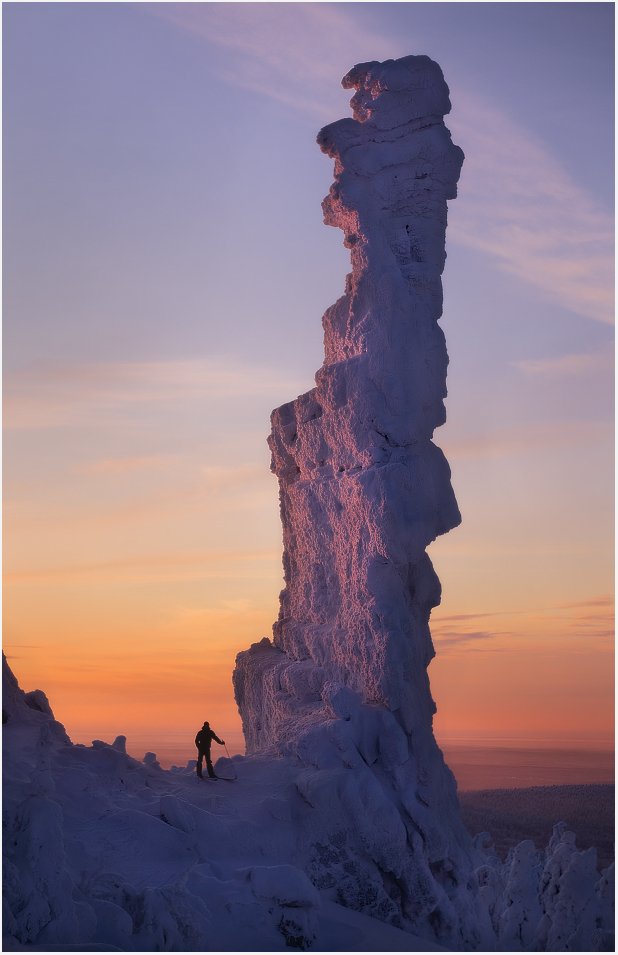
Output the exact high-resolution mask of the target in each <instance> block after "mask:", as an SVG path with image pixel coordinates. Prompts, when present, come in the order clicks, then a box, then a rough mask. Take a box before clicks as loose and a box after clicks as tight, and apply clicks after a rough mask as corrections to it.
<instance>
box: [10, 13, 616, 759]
mask: <svg viewBox="0 0 618 955" xmlns="http://www.w3.org/2000/svg"><path fill="white" fill-rule="evenodd" d="M447 8H448V9H447ZM612 18H613V8H612V5H611V4H554V5H550V9H547V10H546V9H545V5H542V4H509V5H501V4H492V3H490V4H459V5H452V4H440V3H437V4H423V3H420V4H355V3H351V4H259V3H258V4H251V5H246V4H166V3H163V4H153V5H150V4H139V5H128V4H126V5H125V4H118V5H117V4H104V5H100V4H94V5H91V4H26V5H21V4H15V5H12V6H9V7H5V9H4V31H5V70H6V83H5V124H6V128H5V144H6V145H5V150H6V155H5V175H6V177H7V178H6V183H7V186H6V189H5V217H6V218H5V428H6V430H5V526H4V535H5V536H4V540H5V551H4V553H5V566H4V570H5V589H4V621H5V622H4V642H5V651H6V652H7V655H8V656H9V660H10V663H11V665H12V666H13V668H14V670H15V672H16V674H17V676H18V678H19V680H20V682H21V683H22V685H23V686H24V688H25V689H33V688H35V687H41V688H42V689H44V690H45V691H46V692H47V694H48V696H49V697H50V700H51V702H52V706H53V708H54V711H55V713H56V715H57V717H58V718H59V719H60V720H61V721H62V722H64V723H65V725H66V727H67V730H68V731H69V733H70V735H71V736H72V738H73V739H74V740H75V741H78V742H89V741H90V740H91V739H93V738H103V739H108V740H109V739H112V738H113V737H114V736H116V735H117V734H120V733H124V734H126V735H127V737H128V747H129V751H130V752H133V753H135V755H138V756H141V755H142V754H143V752H145V751H146V750H154V751H156V752H158V753H159V754H160V755H162V756H163V758H164V759H168V760H169V759H177V760H181V759H182V760H184V759H186V758H188V757H190V756H192V755H193V751H192V740H193V736H194V734H195V728H196V727H197V726H199V725H201V723H202V722H203V720H204V719H205V718H208V719H209V720H210V722H211V723H212V725H213V726H214V727H215V728H216V730H217V732H218V733H219V735H223V737H224V738H226V739H227V740H228V743H231V744H232V746H231V748H233V749H236V750H237V751H241V750H242V739H241V733H240V725H239V719H238V715H237V712H236V708H235V704H234V700H233V694H232V688H231V672H232V669H233V666H234V657H235V654H236V653H237V652H238V650H240V649H244V648H246V647H247V646H248V645H249V644H250V643H251V642H254V641H256V640H259V639H260V638H261V637H262V636H264V635H269V634H270V629H271V625H272V622H273V620H274V619H275V618H276V615H277V608H278V593H279V590H280V589H281V585H282V571H281V531H280V526H279V515H278V501H277V488H276V481H275V479H274V478H273V477H272V475H271V474H270V473H269V454H268V449H267V447H266V442H265V437H266V433H267V432H268V421H269V414H270V411H271V409H272V408H274V407H276V406H277V405H279V404H281V403H283V402H285V401H288V400H290V399H291V398H293V397H295V396H296V395H297V394H299V393H301V392H303V391H306V390H308V389H309V388H310V387H312V384H313V374H314V373H315V371H316V370H317V368H318V367H319V366H320V364H321V361H322V331H321V325H320V319H321V315H322V313H323V312H324V310H325V309H326V308H327V307H328V305H330V304H331V303H332V302H333V301H335V299H336V298H337V297H338V296H339V295H340V294H341V292H342V289H343V283H344V276H345V273H346V271H347V269H348V254H347V252H346V250H345V249H343V247H342V243H341V236H340V235H339V234H337V233H336V232H335V230H332V229H327V228H326V227H324V226H323V225H322V222H321V211H320V202H321V199H322V197H323V196H324V195H325V194H326V192H327V190H328V186H329V184H330V181H331V176H332V170H331V163H330V161H329V160H328V159H326V158H325V157H324V156H322V155H321V154H320V152H319V149H318V148H317V146H316V145H315V142H314V140H315V135H316V133H317V130H318V128H319V127H320V126H321V125H324V124H326V123H327V122H330V121H332V120H334V119H336V118H338V117H340V116H344V115H347V114H348V106H347V100H348V98H349V94H348V93H345V92H344V91H342V90H340V88H339V80H340V77H341V76H342V75H343V73H344V72H346V70H347V69H348V68H349V67H350V66H351V65H353V64H354V63H355V62H359V61H362V60H366V59H370V58H378V59H381V58H386V57H391V56H401V55H405V54H408V53H411V52H415V53H416V52H418V53H425V52H426V53H428V54H429V55H431V56H432V57H434V58H435V59H437V60H438V62H439V63H440V64H441V66H442V68H443V70H444V73H445V76H446V79H447V82H448V83H449V85H450V87H451V99H452V102H453V113H452V115H451V116H449V117H448V118H447V124H448V126H449V127H450V128H451V130H452V132H453V138H454V140H455V142H457V143H459V144H460V145H461V146H462V148H463V149H464V152H465V154H466V162H465V165H464V170H463V174H462V179H461V184H460V194H459V198H458V199H457V200H456V201H454V202H452V203H451V204H450V209H449V229H448V232H447V251H448V261H447V265H446V271H445V276H444V288H445V307H444V317H443V319H442V326H443V328H444V330H445V334H446V338H447V345H448V349H449V355H450V359H451V364H450V367H449V378H448V387H449V398H448V400H447V413H448V422H447V425H446V426H445V427H444V428H442V429H440V430H439V431H438V432H436V435H435V440H436V442H437V443H438V444H439V445H440V446H441V447H442V448H443V449H444V451H445V453H446V455H447V458H448V459H449V462H450V464H451V468H452V471H453V485H454V487H455V491H456V494H457V498H458V501H459V505H460V509H461V511H462V516H463V523H462V526H461V527H460V528H458V529H457V530H455V531H454V532H452V533H451V534H449V535H448V536H447V537H445V538H442V539H440V540H438V541H437V542H436V543H435V544H434V545H432V547H431V549H430V555H431V557H432V560H433V561H434V563H435V566H436V569H437V571H438V574H439V576H440V578H441V581H442V585H443V603H442V606H441V607H440V608H438V610H436V611H435V613H434V615H433V618H432V619H433V635H434V642H435V645H436V650H437V656H436V659H435V660H434V661H433V662H432V664H431V668H430V676H431V681H432V689H433V694H434V697H435V698H436V701H437V703H438V715H437V717H436V724H435V725H436V732H437V734H438V737H439V738H440V739H454V738H472V739H483V738H492V739H503V740H504V739H511V740H512V739H516V738H519V737H525V738H532V739H536V740H538V741H541V740H547V739H554V740H560V741H563V742H564V741H566V740H573V739H578V740H581V739H585V740H588V741H591V740H605V741H607V742H608V743H609V742H610V741H611V739H612V735H613V700H614V691H613V643H612V629H613V462H614V457H613V397H612V396H613V344H612V343H613V334H612V332H613V329H612V314H613V218H612V211H613V192H612V189H613V155H612V142H613V104H612V90H613V74H612V53H613V44H612V38H613V28H612V26H611V21H612ZM575 59H577V62H578V64H579V67H578V69H577V70H573V62H574V61H575ZM524 65H525V68H524ZM514 76H517V82H514V79H513V78H514ZM76 77H77V78H78V80H79V82H75V79H76ZM610 87H611V88H610ZM575 117H577V128H575V125H574V118H575Z"/></svg>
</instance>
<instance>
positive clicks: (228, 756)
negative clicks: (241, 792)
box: [223, 743, 238, 779]
mask: <svg viewBox="0 0 618 955" xmlns="http://www.w3.org/2000/svg"><path fill="white" fill-rule="evenodd" d="M223 745H224V746H225V753H226V755H227V758H228V759H229V761H230V763H231V764H232V769H233V770H234V779H238V773H237V772H236V767H235V766H234V764H233V763H232V757H231V756H230V754H229V753H228V749H227V745H226V744H225V743H224V744H223Z"/></svg>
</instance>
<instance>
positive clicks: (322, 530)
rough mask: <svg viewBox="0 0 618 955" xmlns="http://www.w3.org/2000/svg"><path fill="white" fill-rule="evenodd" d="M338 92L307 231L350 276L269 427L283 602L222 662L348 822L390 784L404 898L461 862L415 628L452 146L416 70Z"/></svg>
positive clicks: (348, 80)
mask: <svg viewBox="0 0 618 955" xmlns="http://www.w3.org/2000/svg"><path fill="white" fill-rule="evenodd" d="M343 86H344V87H346V88H350V89H351V88H353V89H355V91H356V92H355V93H354V96H353V97H352V100H351V105H352V108H353V113H354V118H353V119H343V120H340V121H339V122H336V123H333V124H331V125H330V126H327V127H325V128H324V129H323V130H322V131H321V132H320V134H319V136H318V144H319V145H320V148H321V149H322V151H323V152H325V153H327V155H329V156H331V157H332V158H333V159H334V160H335V181H334V183H333V185H332V186H331V189H330V193H329V195H328V196H327V198H326V199H325V200H324V203H323V209H324V219H325V222H326V223H327V224H328V225H334V226H338V227H339V228H341V229H342V230H343V232H344V236H345V240H344V241H345V245H346V247H347V248H349V249H350V252H351V260H352V272H351V274H350V275H348V277H347V280H346V290H345V294H344V295H343V296H342V298H340V299H339V300H338V301H337V302H336V303H335V304H334V305H333V306H331V307H330V308H329V309H328V310H327V312H326V314H325V315H324V319H323V325H324V351H325V358H324V364H323V366H322V368H321V369H320V370H319V371H318V372H317V374H316V387H315V388H314V389H312V390H311V391H309V392H308V393H307V394H304V395H301V396H300V397H298V398H296V400H294V401H292V402H290V403H289V404H285V405H283V406H282V407H280V408H278V409H277V410H276V411H274V412H273V415H272V434H271V436H270V439H269V444H270V447H271V450H272V469H273V471H274V472H275V473H276V474H277V476H278V478H279V487H280V502H281V520H282V524H283V543H284V553H283V565H284V572H285V589H284V590H283V592H282V594H281V606H280V613H279V619H278V620H277V622H276V623H275V625H274V627H273V634H274V639H273V641H272V642H271V641H269V640H268V639H266V638H265V639H263V640H262V641H261V642H260V643H257V644H254V645H253V646H252V647H251V648H250V649H249V650H247V651H245V652H243V653H240V654H239V656H238V658H237V666H236V670H235V673H234V686H235V692H236V699H237V702H238V706H239V710H240V713H241V716H242V720H243V727H244V732H245V737H246V741H247V752H248V753H250V754H251V753H265V752H269V751H271V752H272V751H276V752H279V753H291V754H294V755H295V756H296V757H300V760H301V762H302V763H303V764H305V765H308V766H313V767H315V768H317V769H320V770H324V771H332V770H333V768H334V767H337V766H343V767H345V768H347V769H348V771H349V770H350V768H351V770H352V772H353V773H354V772H355V777H354V778H355V783H354V785H355V786H357V792H356V798H358V799H360V803H359V812H358V817H359V819H358V822H359V825H360V826H361V827H362V825H363V815H365V817H366V814H367V809H368V806H369V807H371V806H372V805H373V806H374V808H375V811H376V813H378V814H380V813H381V814H382V815H383V814H384V812H386V810H385V809H384V806H381V798H382V797H381V796H378V795H376V793H377V790H375V786H374V784H376V785H379V787H381V788H382V791H384V792H386V791H388V793H389V797H388V800H389V806H390V808H391V809H392V807H393V805H394V806H396V807H397V812H398V814H399V815H398V821H397V823H393V827H391V829H389V834H388V835H387V834H386V833H384V832H382V834H381V836H380V838H382V839H383V840H386V842H389V839H390V840H391V841H392V840H394V841H395V842H396V843H397V845H398V847H399V848H398V849H397V852H399V850H400V849H401V852H402V859H404V858H405V854H406V852H407V853H408V855H409V851H410V847H411V846H412V847H413V848H414V850H415V851H417V850H418V848H419V846H422V853H421V854H422V855H424V857H425V861H426V863H427V864H428V865H429V866H430V869H431V871H429V870H428V871H427V873H426V874H427V884H426V885H425V884H424V883H423V886H424V887H423V888H421V889H420V890H419V881H418V875H419V873H418V871H417V872H416V875H415V876H411V882H412V883H415V886H414V888H412V885H411V884H410V889H411V891H412V894H414V893H416V898H417V900H418V899H419V898H420V896H419V891H420V892H421V893H423V892H424V893H425V895H430V896H431V895H433V889H431V890H430V889H429V884H430V883H434V882H435V881H436V879H437V881H442V882H444V879H446V882H449V880H450V882H449V884H450V885H453V884H455V883H457V881H458V878H457V877H455V875H454V867H455V868H456V863H455V862H454V860H455V859H456V858H458V859H459V861H460V862H461V861H462V858H461V855H462V853H463V855H464V856H465V855H467V852H468V849H467V845H468V844H467V837H466V836H465V833H464V832H463V828H462V827H461V824H460V822H459V817H458V810H457V803H456V796H455V786H454V781H453V779H452V776H451V774H450V772H449V770H448V769H447V768H446V766H445V765H444V762H443V759H442V754H441V753H440V750H439V749H438V747H437V745H436V743H435V740H434V737H433V732H432V718H433V714H434V712H435V705H434V703H433V700H432V698H431V694H430V690H429V681H428V676H427V666H428V664H429V662H430V660H431V658H432V657H433V655H434V650H433V645H432V641H431V635H430V632H429V616H430V613H431V610H432V608H433V607H435V606H437V604H438V603H439V602H440V583H439V581H438V578H437V576H436V574H435V572H434V570H433V567H432V564H431V561H430V560H429V557H428V556H427V554H426V548H427V546H428V545H429V544H430V543H431V542H432V541H433V540H435V538H436V537H437V536H438V535H439V534H444V533H446V532H447V531H449V530H450V529H451V528H453V527H455V526H456V525H457V524H458V523H459V522H460V515H459V511H458V508H457V503H456V501H455V496H454V493H453V490H452V487H451V482H450V470H449V467H448V464H447V462H446V459H445V457H444V455H443V454H442V452H441V451H440V450H439V448H438V447H436V445H434V444H433V443H432V440H431V439H432V436H433V432H434V429H435V428H436V427H438V426H439V425H441V424H443V423H444V421H445V408H444V398H445V396H446V384H445V382H446V369H447V364H448V356H447V352H446V345H445V340H444V334H443V332H442V329H441V328H440V326H439V325H438V320H439V318H440V316H441V314H442V284H441V278H440V276H441V273H442V270H443V268H444V263H445V257H446V254H445V230H446V218H447V200H448V199H452V198H454V197H455V195H456V184H457V180H458V177H459V173H460V169H461V165H462V162H463V153H462V151H461V149H459V148H458V147H457V146H455V145H453V143H452V141H451V137H450V134H449V132H448V130H447V129H446V127H445V125H444V122H443V116H444V114H445V113H447V112H449V110H450V102H449V91H448V87H447V86H446V83H445V82H444V78H443V76H442V72H441V70H440V68H439V66H438V65H437V64H436V63H434V62H433V61H432V60H430V59H429V58H428V57H426V56H409V57H405V58H403V59H400V60H389V61H387V62H385V63H377V62H371V63H363V64H359V65H358V66H355V67H354V68H353V69H352V70H351V71H350V72H349V73H348V74H347V76H345V77H344V79H343ZM367 767H370V768H371V777H372V778H371V780H369V778H368V777H366V775H364V773H365V770H366V769H367ZM361 777H362V779H364V780H365V784H366V787H368V788H365V790H363V786H362V785H361ZM312 785H313V784H312ZM341 785H343V786H344V788H345V785H347V784H345V783H342V784H341ZM303 795H304V796H305V798H307V799H308V801H310V802H311V799H312V796H311V793H307V792H304V793H303ZM331 795H332V794H331ZM340 795H341V792H340ZM348 796H349V799H348V803H349V806H348V808H350V807H351V806H352V803H353V802H354V800H353V799H352V796H351V794H350V793H349V794H348ZM315 798H317V797H315ZM342 798H343V797H342ZM344 802H345V799H344ZM350 811H351V812H352V813H353V808H352V809H350ZM387 815H388V813H387ZM401 820H403V823H404V825H402V826H401V829H402V830H403V843H405V845H400V841H401V832H400V831H399V830H398V828H397V827H398V825H401ZM404 827H405V828H404ZM365 828H367V824H366V818H365ZM369 828H371V824H370V826H369ZM406 831H407V842H406ZM361 839H365V845H364V848H365V850H367V851H369V853H370V854H372V853H373V858H374V859H376V861H377V862H378V865H379V866H381V867H382V868H384V860H383V859H379V858H378V856H380V853H381V852H382V855H384V852H383V851H382V850H381V848H380V845H378V841H379V840H376V839H374V840H373V841H374V842H375V846H374V848H373V849H371V848H370V849H368V848H367V847H368V843H370V842H371V841H372V839H371V836H370V835H366V836H364V835H361ZM457 846H458V847H459V848H456V847H457ZM382 848H384V847H382ZM387 848H388V852H390V853H391V854H390V856H389V858H390V859H391V860H392V858H393V854H392V851H391V850H392V846H391V845H390V843H389V846H388V847H387ZM393 851H394V850H393ZM387 854H388V853H387ZM417 854H418V853H417ZM405 864H406V863H405V862H403V861H402V862H401V866H405ZM401 866H400V867H399V868H401ZM462 866H463V868H462V870H461V875H462V877H464V876H463V873H464V870H465V869H466V868H467V865H466V864H463V863H462ZM395 868H397V866H395ZM468 871H469V870H468ZM404 881H405V880H404ZM421 882H422V879H421ZM434 888H435V886H434ZM426 904H427V905H428V909H427V912H429V911H431V906H432V904H433V905H434V906H435V896H434V897H433V901H432V902H428V900H427V899H424V900H421V901H419V902H418V905H419V906H420V908H421V909H423V907H424V906H425V905H426ZM468 904H469V900H468ZM404 908H405V906H404ZM453 927H454V925H453V923H451V928H453ZM438 934H441V933H438Z"/></svg>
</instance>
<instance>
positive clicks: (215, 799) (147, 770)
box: [3, 666, 614, 952]
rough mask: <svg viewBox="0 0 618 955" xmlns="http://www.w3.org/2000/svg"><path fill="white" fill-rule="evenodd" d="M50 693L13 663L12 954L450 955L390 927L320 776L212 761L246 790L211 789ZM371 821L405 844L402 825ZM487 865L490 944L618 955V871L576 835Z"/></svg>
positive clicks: (379, 886) (8, 791)
mask: <svg viewBox="0 0 618 955" xmlns="http://www.w3.org/2000/svg"><path fill="white" fill-rule="evenodd" d="M43 699H44V696H43V694H38V693H37V694H28V695H26V694H23V693H22V692H21V690H20V689H19V687H18V686H17V684H16V682H15V679H14V677H13V676H12V674H11V672H10V670H9V669H8V667H6V666H5V670H4V719H5V720H6V722H4V725H3V743H4V747H3V762H4V766H3V769H4V803H3V830H4V840H3V871H4V909H3V931H4V936H3V950H4V951H21V950H29V951H41V950H43V951H116V950H120V951H284V950H289V949H290V948H298V949H301V950H313V951H425V952H427V951H438V950H440V951H442V950H444V947H440V946H438V945H437V944H436V943H435V942H434V941H432V940H431V939H426V938H423V937H420V936H418V935H415V934H412V933H410V932H409V931H402V929H401V928H400V927H397V925H396V924H394V923H393V921H392V920H391V923H392V924H386V923H385V921H384V913H380V912H379V911H378V910H377V909H376V904H377V900H378V899H379V898H380V897H381V895H382V897H383V896H384V890H385V886H386V882H385V880H384V878H381V877H380V876H379V873H377V870H376V869H375V868H374V867H372V866H371V865H370V864H369V863H368V859H369V856H367V858H366V859H365V860H364V862H363V859H362V854H361V853H360V852H359V848H358V846H359V842H358V838H359V837H358V834H357V833H356V832H355V831H354V825H355V821H354V817H353V816H351V817H350V818H349V819H348V820H347V821H344V820H342V819H340V820H339V824H340V828H338V829H336V830H333V828H332V825H331V822H332V819H331V816H332V811H333V804H334V803H331V802H329V801H328V799H329V792H331V794H332V788H333V782H332V779H331V780H329V778H328V777H325V776H324V773H323V772H320V771H316V770H311V769H307V768H304V769H302V773H301V774H299V768H298V765H297V764H296V763H295V761H294V760H292V759H290V758H289V757H285V756H279V757H275V756H273V755H270V756H266V755H262V756H257V755H256V756H252V757H240V756H238V757H234V759H233V760H232V761H231V762H230V761H228V760H219V762H218V763H217V764H216V768H217V770H218V771H219V772H220V773H221V775H226V776H234V775H235V776H237V780H236V781H234V782H230V783H227V782H224V781H223V780H221V781H215V782H210V781H208V780H203V781H200V780H198V779H197V777H196V775H195V772H194V771H191V770H190V769H188V768H173V769H172V770H171V771H169V772H168V771H165V770H163V769H161V768H160V766H159V765H158V763H157V762H156V760H154V761H153V760H146V761H138V760H136V759H133V758H132V757H131V756H130V755H128V754H127V753H126V751H125V748H126V747H125V745H124V744H123V745H117V743H118V741H117V740H116V741H115V742H114V743H111V744H107V743H105V742H103V741H100V740H99V741H95V744H93V745H92V746H81V745H73V744H72V743H71V741H70V740H69V739H68V737H67V735H66V733H65V732H64V730H63V728H62V726H61V725H60V724H59V723H57V722H56V721H55V720H54V717H53V714H52V712H51V710H50V708H49V704H48V703H47V701H46V700H45V705H44V706H40V705H39V704H40V703H41V702H42V701H43ZM332 778H338V779H339V780H340V782H341V784H342V785H343V782H342V780H343V778H344V775H343V774H342V773H341V772H339V771H338V770H335V771H334V776H333V777H332ZM345 778H349V774H348V776H347V777H345ZM346 798H347V799H348V800H349V802H350V805H353V803H354V799H355V797H354V795H353V794H352V793H351V792H348V793H347V797H346ZM309 799H310V800H311V802H309V801H308V800H309ZM357 801H358V802H360V803H363V804H366V802H367V799H366V794H365V793H364V792H363V790H362V788H361V790H360V791H359V793H358V797H357ZM335 809H336V805H335ZM373 824H377V825H381V829H380V833H381V835H382V836H383V837H384V840H385V850H386V851H387V852H388V851H391V848H392V847H391V848H389V845H388V840H389V838H390V839H395V841H396V839H397V832H396V825H395V824H393V826H392V828H390V827H389V825H388V824H385V823H382V824H380V821H379V820H376V819H373V818H371V817H370V818H369V820H368V825H373ZM328 832H330V833H331V837H330V838H326V837H325V833H328ZM365 837H366V836H363V838H365ZM479 842H482V839H480V840H479ZM475 859H476V869H475V870H474V871H473V873H472V878H471V885H472V884H473V885H475V886H476V887H477V892H476V898H475V900H474V901H472V894H471V904H473V905H474V907H475V911H476V915H477V918H478V921H479V933H481V932H482V934H483V935H484V938H485V940H486V941H487V945H484V946H483V947H484V948H485V949H490V950H491V949H494V948H497V949H502V950H506V951H513V950H515V951H519V950H539V949H547V950H553V951H591V950H606V951H612V950H613V936H612V925H613V920H612V903H613V894H614V893H613V889H614V884H613V866H612V867H611V869H608V870H606V871H605V872H604V873H603V874H602V875H601V876H599V873H598V872H597V871H596V865H595V861H596V860H595V858H594V850H588V851H587V852H578V851H577V849H576V847H575V844H574V838H573V835H572V833H569V832H567V831H566V830H565V827H564V825H558V826H557V827H556V828H555V830H554V836H553V838H552V841H551V842H550V845H549V847H548V849H547V850H546V851H545V852H544V853H541V852H537V851H536V850H535V849H534V847H533V846H532V844H531V843H527V842H524V843H522V844H521V845H520V846H517V847H516V848H515V849H514V850H513V851H512V853H511V855H510V857H509V859H508V860H507V861H506V863H502V862H500V860H499V859H498V857H497V856H496V855H495V854H493V853H492V852H491V851H490V850H486V849H483V848H481V846H480V845H479V846H478V847H477V848H476V849H475ZM394 886H395V880H393V882H392V884H391V886H390V891H391V893H392V895H393V897H396V892H395V891H394ZM370 911H374V912H375V914H377V915H380V917H381V919H382V920H378V919H376V918H371V917H368V915H367V912H370ZM448 947H449V948H450V946H448Z"/></svg>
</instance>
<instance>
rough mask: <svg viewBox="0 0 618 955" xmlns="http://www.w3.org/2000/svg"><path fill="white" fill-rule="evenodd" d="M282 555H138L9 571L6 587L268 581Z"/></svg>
mask: <svg viewBox="0 0 618 955" xmlns="http://www.w3.org/2000/svg"><path fill="white" fill-rule="evenodd" d="M280 564H281V555H280V553H279V552H278V551H269V550H260V551H233V552H225V551H222V552H220V551H210V552H205V553H187V554H160V555H159V554H157V555H151V554H139V555H136V556H135V557H127V558H116V559H113V560H106V561H84V562H80V563H74V564H61V565H57V566H48V567H32V568H27V569H23V570H19V569H15V570H8V571H7V572H5V574H4V581H5V584H29V583H33V582H46V581H55V582H57V583H62V582H65V583H73V582H74V581H75V580H84V579H93V580H97V581H100V580H127V579H131V580H140V581H142V582H144V581H165V580H201V579H209V580H228V579H231V578H234V579H240V578H242V579H247V578H251V579H256V580H261V579H265V580H270V579H271V577H272V576H273V568H274V570H275V572H278V571H279V568H280Z"/></svg>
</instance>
